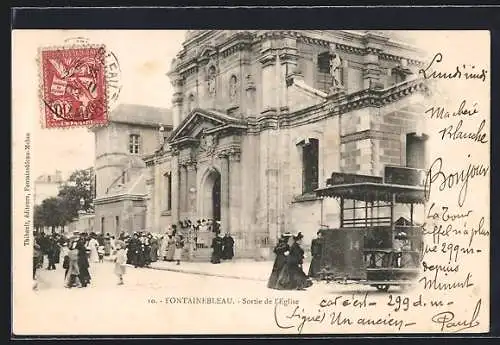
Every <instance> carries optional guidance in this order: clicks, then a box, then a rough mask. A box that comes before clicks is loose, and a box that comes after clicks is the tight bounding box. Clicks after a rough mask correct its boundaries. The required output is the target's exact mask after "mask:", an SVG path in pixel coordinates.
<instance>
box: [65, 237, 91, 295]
mask: <svg viewBox="0 0 500 345" xmlns="http://www.w3.org/2000/svg"><path fill="white" fill-rule="evenodd" d="M76 249H77V250H78V270H79V278H80V283H81V284H82V287H86V286H87V285H88V284H90V273H89V266H90V265H89V259H88V256H87V248H85V244H83V242H81V241H79V242H78V244H77V246H76ZM70 260H71V258H70Z"/></svg>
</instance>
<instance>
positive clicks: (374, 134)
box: [340, 129, 400, 144]
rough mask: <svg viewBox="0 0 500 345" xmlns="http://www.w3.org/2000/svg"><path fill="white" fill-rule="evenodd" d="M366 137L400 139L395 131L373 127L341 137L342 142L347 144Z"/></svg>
mask: <svg viewBox="0 0 500 345" xmlns="http://www.w3.org/2000/svg"><path fill="white" fill-rule="evenodd" d="M365 139H389V140H396V141H399V139H400V138H399V135H398V134H394V133H388V132H382V131H377V130H373V129H367V130H365V131H361V132H356V133H350V134H347V135H343V136H341V137H340V143H341V144H346V143H349V142H351V141H359V140H365Z"/></svg>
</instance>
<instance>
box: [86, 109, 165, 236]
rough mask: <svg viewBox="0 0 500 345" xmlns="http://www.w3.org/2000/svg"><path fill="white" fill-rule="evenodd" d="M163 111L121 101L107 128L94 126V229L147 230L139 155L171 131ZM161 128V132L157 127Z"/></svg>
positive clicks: (144, 177)
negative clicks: (163, 134)
mask: <svg viewBox="0 0 500 345" xmlns="http://www.w3.org/2000/svg"><path fill="white" fill-rule="evenodd" d="M171 122H172V121H171V113H170V111H169V110H168V109H162V108H156V107H150V106H143V105H132V104H121V105H119V106H118V107H117V108H116V109H115V110H114V111H113V112H112V113H111V114H110V121H109V124H108V126H106V127H95V128H92V129H91V130H92V131H93V133H94V135H95V148H96V152H95V172H96V173H95V178H96V181H95V185H96V198H95V200H94V206H95V224H94V230H93V231H94V232H96V233H103V234H107V233H109V234H112V235H115V236H117V235H119V234H120V233H121V232H126V233H132V232H134V231H143V230H150V229H148V226H147V224H146V207H147V202H148V193H147V189H146V183H147V181H148V180H149V173H148V170H147V169H146V165H145V163H144V160H143V157H145V156H146V155H148V154H151V153H153V152H154V151H155V150H156V149H157V148H158V147H159V145H160V144H161V142H162V141H163V138H162V137H161V136H162V134H161V133H165V135H169V133H170V132H171V130H172V123H171ZM160 128H162V129H163V132H162V131H160Z"/></svg>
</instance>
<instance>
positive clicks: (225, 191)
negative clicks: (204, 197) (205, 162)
mask: <svg viewBox="0 0 500 345" xmlns="http://www.w3.org/2000/svg"><path fill="white" fill-rule="evenodd" d="M218 156H219V162H220V167H221V172H220V175H221V176H220V177H221V197H220V207H221V210H220V213H221V215H220V217H221V225H222V230H223V231H226V230H227V229H230V228H231V220H230V214H229V160H228V157H227V153H220V154H219V155H218Z"/></svg>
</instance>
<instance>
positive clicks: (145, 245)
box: [33, 220, 322, 290]
mask: <svg viewBox="0 0 500 345" xmlns="http://www.w3.org/2000/svg"><path fill="white" fill-rule="evenodd" d="M179 228H180V229H181V230H179ZM202 231H203V232H213V239H212V243H211V248H212V255H211V258H210V262H211V263H212V264H219V263H221V261H222V260H231V259H233V257H234V243H235V241H234V239H233V238H232V237H231V235H230V234H229V233H226V234H224V235H222V234H221V227H220V223H219V222H214V221H210V220H208V221H207V220H198V221H196V222H191V221H189V220H186V221H181V222H179V223H178V226H177V224H173V225H171V226H170V227H169V229H168V230H167V232H166V233H165V234H163V235H159V234H153V233H150V232H146V231H143V232H134V233H133V234H131V235H129V234H126V233H121V234H120V235H119V237H118V239H115V237H114V236H112V235H110V234H106V235H103V234H95V233H93V232H92V233H90V234H87V233H81V234H78V235H73V236H65V235H61V234H52V235H46V234H44V233H36V234H35V242H34V252H33V279H34V280H36V274H37V269H38V268H40V267H43V265H44V257H47V260H48V263H47V270H54V269H56V265H57V264H59V263H60V258H62V259H63V262H62V266H63V269H64V270H65V275H64V286H65V287H67V288H72V287H76V286H78V287H86V286H88V285H89V284H90V283H91V280H92V278H91V275H90V272H89V267H90V265H91V264H92V263H98V262H102V261H103V258H104V257H105V256H112V257H113V261H114V262H115V270H114V272H115V274H116V275H117V277H118V284H120V285H121V284H123V276H124V274H125V272H126V270H125V267H126V265H127V264H129V265H131V266H134V267H147V266H149V265H150V264H151V263H153V262H156V261H159V260H163V261H170V262H175V263H176V264H177V265H179V264H180V262H181V260H182V253H183V251H184V248H185V247H186V245H191V244H192V243H191V242H194V244H195V246H194V247H193V249H196V238H197V234H199V232H202ZM302 239H303V235H302V234H301V233H300V232H299V233H298V234H297V235H295V236H293V235H292V234H290V233H285V234H283V235H282V236H281V238H280V239H279V241H278V244H277V245H276V247H275V248H274V253H275V254H276V257H275V261H274V264H273V268H272V272H271V276H270V278H269V280H268V284H267V286H268V287H269V288H271V289H278V290H293V289H297V290H304V289H306V288H308V287H310V286H311V285H312V281H311V278H314V277H316V276H317V274H318V272H319V269H320V266H319V264H320V257H321V253H322V249H321V247H322V239H321V233H320V232H318V238H316V239H314V240H313V241H312V243H311V254H312V261H311V265H310V266H309V272H308V274H305V273H304V271H303V268H302V265H303V262H304V257H305V256H304V250H303V249H302V246H301V245H302Z"/></svg>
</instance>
